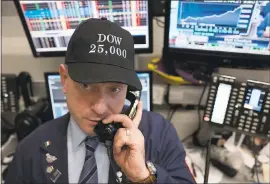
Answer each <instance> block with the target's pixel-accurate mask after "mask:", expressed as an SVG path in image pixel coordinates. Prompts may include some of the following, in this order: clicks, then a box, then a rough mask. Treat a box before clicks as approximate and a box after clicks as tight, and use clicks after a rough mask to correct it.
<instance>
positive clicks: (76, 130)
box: [69, 116, 87, 148]
mask: <svg viewBox="0 0 270 184" xmlns="http://www.w3.org/2000/svg"><path fill="white" fill-rule="evenodd" d="M69 129H70V138H71V141H72V145H73V146H74V148H77V147H79V146H80V144H81V143H82V142H83V140H84V139H85V137H86V136H87V135H86V134H85V133H84V132H83V131H82V130H81V128H80V127H79V125H78V124H77V123H76V122H75V120H74V119H73V118H72V116H70V121H69Z"/></svg>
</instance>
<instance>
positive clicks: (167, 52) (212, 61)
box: [163, 0, 270, 71]
mask: <svg viewBox="0 0 270 184" xmlns="http://www.w3.org/2000/svg"><path fill="white" fill-rule="evenodd" d="M181 1H182V0H179V2H181ZM165 6H166V10H168V11H166V12H165V25H164V43H163V44H164V47H163V56H164V60H166V62H165V67H167V68H168V71H172V70H173V69H172V67H173V66H172V64H171V63H168V62H171V61H172V60H175V61H176V62H185V61H184V60H189V61H192V62H193V63H196V61H198V64H201V63H203V64H206V65H208V66H209V67H212V68H218V67H227V68H251V69H261V68H269V67H270V62H269V56H267V55H256V54H248V53H245V54H244V53H234V52H222V51H205V50H199V49H198V50H195V49H183V48H170V47H169V29H170V16H171V8H170V7H171V0H168V1H166V4H165ZM176 58H181V61H179V60H177V59H176ZM168 60H170V61H168Z"/></svg>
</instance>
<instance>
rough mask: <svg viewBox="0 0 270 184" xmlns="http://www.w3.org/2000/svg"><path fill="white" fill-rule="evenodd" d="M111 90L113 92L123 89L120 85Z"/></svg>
mask: <svg viewBox="0 0 270 184" xmlns="http://www.w3.org/2000/svg"><path fill="white" fill-rule="evenodd" d="M111 90H112V92H114V93H118V92H120V91H121V88H120V87H113V88H112V89H111Z"/></svg>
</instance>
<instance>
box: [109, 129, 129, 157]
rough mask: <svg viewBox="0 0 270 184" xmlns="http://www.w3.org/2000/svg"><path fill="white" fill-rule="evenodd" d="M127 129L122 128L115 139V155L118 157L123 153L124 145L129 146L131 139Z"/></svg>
mask: <svg viewBox="0 0 270 184" xmlns="http://www.w3.org/2000/svg"><path fill="white" fill-rule="evenodd" d="M126 131H127V130H126V128H120V129H119V130H118V131H117V132H116V134H115V137H114V142H113V153H114V154H116V155H118V154H120V153H121V151H122V147H123V146H124V145H128V144H129V137H128V136H127V135H126Z"/></svg>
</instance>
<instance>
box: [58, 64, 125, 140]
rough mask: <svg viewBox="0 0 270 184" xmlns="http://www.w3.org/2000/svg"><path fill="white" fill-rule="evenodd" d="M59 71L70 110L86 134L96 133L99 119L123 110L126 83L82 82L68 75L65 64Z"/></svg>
mask: <svg viewBox="0 0 270 184" xmlns="http://www.w3.org/2000/svg"><path fill="white" fill-rule="evenodd" d="M59 73H60V76H61V82H62V85H63V92H64V94H65V96H66V101H67V106H68V109H69V112H70V114H71V115H72V117H73V119H74V120H75V121H76V123H77V124H78V125H79V127H80V128H81V129H82V130H83V131H84V132H85V133H86V134H88V135H94V132H93V128H94V126H95V125H96V124H97V121H99V120H102V119H104V118H106V117H107V116H108V115H110V114H119V113H120V112H121V110H122V107H123V105H124V103H125V99H126V93H127V85H126V84H121V83H96V84H91V85H85V84H80V83H77V82H75V81H73V80H72V79H71V78H70V77H69V76H68V69H67V68H66V67H65V65H61V66H60V68H59Z"/></svg>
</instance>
